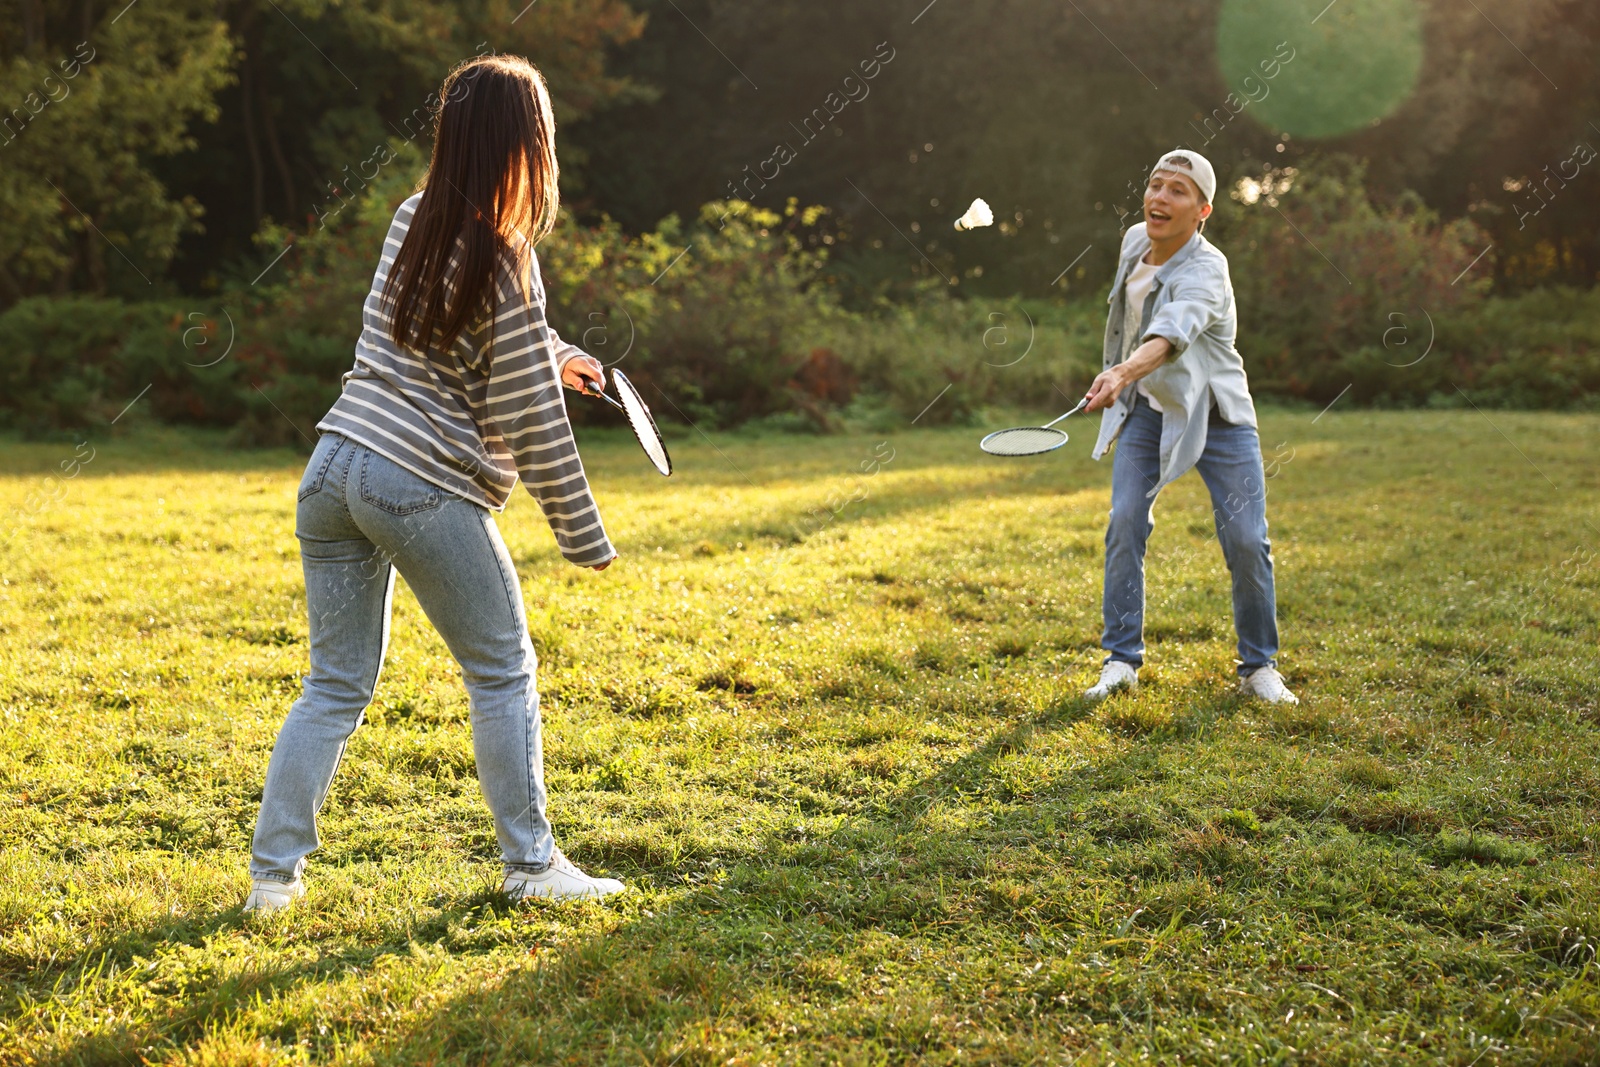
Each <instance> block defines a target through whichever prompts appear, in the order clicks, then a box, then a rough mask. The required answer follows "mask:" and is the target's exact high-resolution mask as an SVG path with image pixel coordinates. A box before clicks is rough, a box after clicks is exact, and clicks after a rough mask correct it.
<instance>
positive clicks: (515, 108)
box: [382, 55, 560, 351]
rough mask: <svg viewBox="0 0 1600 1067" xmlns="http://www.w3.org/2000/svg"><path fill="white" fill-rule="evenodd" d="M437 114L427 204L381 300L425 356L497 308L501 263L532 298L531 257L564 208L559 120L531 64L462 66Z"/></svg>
mask: <svg viewBox="0 0 1600 1067" xmlns="http://www.w3.org/2000/svg"><path fill="white" fill-rule="evenodd" d="M435 116H436V117H435V121H434V135H433V158H432V159H431V160H430V161H429V164H428V172H427V174H426V175H424V176H423V178H422V180H421V182H419V183H418V184H419V187H423V189H424V191H423V193H422V199H421V201H420V202H418V204H417V208H416V213H415V214H414V215H413V216H412V218H411V226H410V228H409V229H408V230H407V231H406V236H405V240H404V242H402V244H401V246H400V251H399V252H398V253H396V255H395V258H394V263H393V264H392V265H391V266H390V268H389V277H388V279H387V280H386V281H385V283H384V287H383V293H382V300H383V301H385V302H387V303H388V305H389V307H390V308H391V309H392V310H391V312H390V319H391V321H392V322H393V334H394V338H395V340H396V342H397V343H400V344H404V345H407V346H409V347H411V348H414V349H418V350H422V351H426V350H427V348H428V346H429V345H430V344H432V345H434V346H436V347H438V348H447V347H449V345H450V344H451V343H452V342H454V341H455V339H456V337H457V336H458V335H459V334H460V333H461V331H462V330H463V329H465V328H466V327H467V326H469V325H472V324H473V323H474V322H475V320H476V319H477V317H478V316H480V315H482V314H485V313H487V312H489V311H490V310H491V309H492V308H493V306H494V289H495V277H496V270H497V269H498V268H499V267H500V266H501V265H502V264H504V265H505V266H506V267H507V268H508V269H509V271H510V272H511V277H512V279H513V280H514V281H515V282H516V283H517V285H518V287H519V288H520V290H521V292H522V294H523V296H524V298H526V297H527V296H528V285H529V282H528V266H529V253H530V252H531V251H532V249H533V246H534V244H535V243H537V242H538V241H539V240H540V239H542V238H543V237H544V236H545V235H547V234H548V233H549V232H550V230H551V228H552V227H554V226H555V220H556V211H557V209H558V208H559V207H560V194H559V192H558V190H557V186H556V183H557V179H558V177H559V174H560V172H559V170H558V168H557V166H556V136H555V135H556V121H555V116H554V114H553V113H552V112H551V109H550V94H549V91H548V90H547V89H546V88H545V83H544V78H543V77H542V76H541V75H540V74H539V71H538V69H537V68H535V67H534V66H533V64H531V63H529V62H528V61H527V60H526V59H523V58H522V57H520V56H506V55H491V56H479V57H477V58H475V59H469V60H466V61H464V62H462V63H460V64H458V65H457V66H456V67H455V69H454V70H452V71H451V72H450V73H449V75H448V76H447V77H446V78H445V80H444V85H442V86H441V87H440V89H439V105H438V109H437V111H436V113H435ZM516 235H521V238H523V239H518V237H517V236H516ZM458 247H459V249H460V252H459V259H460V262H459V265H458V266H456V267H455V268H454V269H452V268H451V266H450V261H451V259H452V257H453V256H454V255H456V250H457V248H458ZM447 278H448V279H450V281H451V282H452V284H453V285H454V288H455V291H454V293H453V294H451V293H449V292H447V288H446V285H445V281H446V279H447Z"/></svg>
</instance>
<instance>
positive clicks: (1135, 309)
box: [1122, 257, 1161, 411]
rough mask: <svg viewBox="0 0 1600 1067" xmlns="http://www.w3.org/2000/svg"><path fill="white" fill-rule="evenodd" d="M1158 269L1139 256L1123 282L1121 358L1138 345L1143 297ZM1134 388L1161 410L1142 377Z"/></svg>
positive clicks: (1153, 407) (1154, 408) (1142, 313)
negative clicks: (1123, 307)
mask: <svg viewBox="0 0 1600 1067" xmlns="http://www.w3.org/2000/svg"><path fill="white" fill-rule="evenodd" d="M1160 269H1161V267H1160V265H1159V264H1155V263H1146V262H1145V261H1144V259H1143V257H1141V258H1140V259H1139V261H1138V262H1137V263H1135V264H1134V265H1133V270H1131V271H1129V272H1128V279H1127V281H1126V282H1124V283H1123V297H1124V303H1125V307H1126V310H1125V311H1124V312H1123V320H1122V321H1123V326H1122V334H1123V341H1122V358H1123V359H1127V358H1128V357H1129V356H1131V355H1132V354H1133V350H1134V349H1135V348H1138V347H1139V338H1138V336H1137V334H1138V332H1139V320H1140V319H1142V318H1143V317H1144V299H1145V297H1147V296H1149V295H1150V287H1151V286H1152V285H1154V284H1155V280H1156V271H1158V270H1160ZM1134 388H1135V389H1137V390H1139V395H1140V396H1142V397H1144V398H1145V400H1146V401H1147V402H1148V403H1149V404H1150V407H1151V408H1152V409H1153V410H1155V411H1160V410H1161V405H1160V404H1158V403H1156V399H1155V397H1153V396H1151V395H1150V392H1149V390H1147V389H1146V388H1145V387H1144V380H1143V379H1142V378H1141V379H1140V380H1139V381H1138V382H1136V383H1135V384H1134Z"/></svg>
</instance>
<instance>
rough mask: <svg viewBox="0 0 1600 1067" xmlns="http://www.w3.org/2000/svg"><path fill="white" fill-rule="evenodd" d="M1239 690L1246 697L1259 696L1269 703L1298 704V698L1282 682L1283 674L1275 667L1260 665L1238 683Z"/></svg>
mask: <svg viewBox="0 0 1600 1067" xmlns="http://www.w3.org/2000/svg"><path fill="white" fill-rule="evenodd" d="M1239 692H1241V693H1243V694H1244V695H1245V696H1248V697H1259V698H1260V699H1262V700H1265V701H1266V702H1267V703H1269V704H1298V703H1300V698H1299V697H1297V696H1295V695H1294V694H1293V693H1291V692H1289V687H1288V686H1286V685H1284V684H1283V675H1281V674H1279V673H1278V669H1277V668H1276V667H1261V668H1258V669H1257V670H1255V671H1252V672H1251V673H1250V675H1249V676H1248V677H1247V678H1245V679H1244V681H1242V682H1240V683H1239Z"/></svg>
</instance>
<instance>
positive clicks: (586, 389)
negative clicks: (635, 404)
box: [582, 378, 628, 415]
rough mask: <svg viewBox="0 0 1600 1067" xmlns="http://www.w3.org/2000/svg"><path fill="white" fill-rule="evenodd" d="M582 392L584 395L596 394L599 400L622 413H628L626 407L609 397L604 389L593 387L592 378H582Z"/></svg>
mask: <svg viewBox="0 0 1600 1067" xmlns="http://www.w3.org/2000/svg"><path fill="white" fill-rule="evenodd" d="M582 392H583V393H584V395H585V396H597V397H599V398H600V399H601V400H604V401H605V402H606V403H607V404H610V405H611V406H612V407H614V408H616V409H617V410H618V411H620V412H622V413H623V414H624V415H626V414H627V413H628V409H627V408H625V407H623V406H622V404H621V403H620V402H618V401H616V400H613V399H611V397H610V395H609V394H607V393H606V391H605V390H604V389H597V388H596V387H595V383H594V379H593V378H585V379H583V390H582Z"/></svg>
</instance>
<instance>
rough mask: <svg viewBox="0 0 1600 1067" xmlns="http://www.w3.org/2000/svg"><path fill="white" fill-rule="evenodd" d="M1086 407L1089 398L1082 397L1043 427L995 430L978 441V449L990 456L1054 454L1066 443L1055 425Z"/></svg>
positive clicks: (1064, 435) (1014, 427)
mask: <svg viewBox="0 0 1600 1067" xmlns="http://www.w3.org/2000/svg"><path fill="white" fill-rule="evenodd" d="M1088 406H1089V398H1088V397H1084V398H1083V399H1082V400H1080V401H1078V406H1077V407H1075V408H1073V409H1072V410H1071V411H1069V412H1067V413H1066V414H1065V415H1062V416H1061V417H1060V418H1055V419H1051V420H1050V421H1049V422H1047V423H1045V424H1044V425H1043V426H1013V427H1011V428H1010V429H1008V430H996V431H995V432H994V433H992V434H989V435H988V436H987V437H985V438H984V439H983V440H982V441H979V442H978V447H979V448H981V449H983V450H984V451H985V452H987V453H989V454H990V455H991V456H1037V455H1040V454H1042V453H1045V452H1054V451H1055V450H1056V449H1058V448H1060V447H1061V446H1062V445H1064V444H1066V443H1067V434H1066V431H1065V430H1057V429H1054V427H1055V424H1056V423H1058V422H1060V421H1061V420H1062V419H1067V418H1071V417H1072V416H1073V415H1076V414H1077V413H1078V412H1080V411H1082V410H1083V409H1084V408H1086V407H1088Z"/></svg>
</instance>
